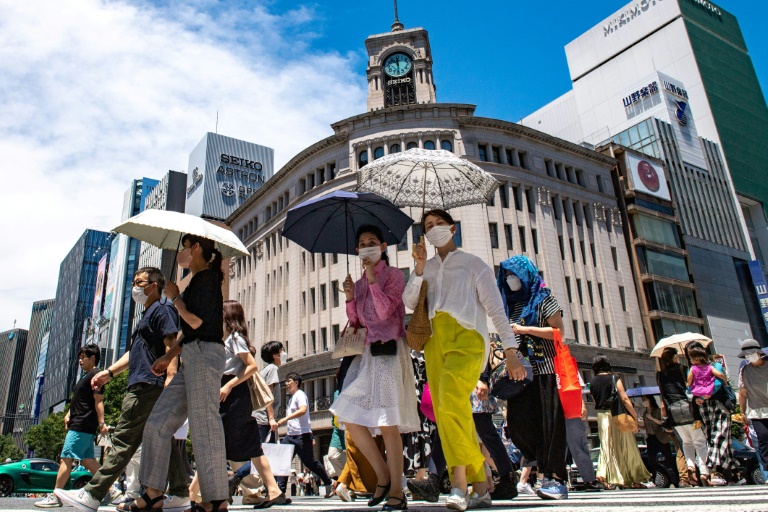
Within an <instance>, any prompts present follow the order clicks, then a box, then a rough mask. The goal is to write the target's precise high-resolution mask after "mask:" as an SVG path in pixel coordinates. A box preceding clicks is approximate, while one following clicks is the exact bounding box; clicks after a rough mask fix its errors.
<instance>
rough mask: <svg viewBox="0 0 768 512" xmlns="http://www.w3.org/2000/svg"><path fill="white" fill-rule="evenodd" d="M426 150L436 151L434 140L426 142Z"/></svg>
mask: <svg viewBox="0 0 768 512" xmlns="http://www.w3.org/2000/svg"><path fill="white" fill-rule="evenodd" d="M424 149H430V150H431V149H435V141H433V140H425V141H424Z"/></svg>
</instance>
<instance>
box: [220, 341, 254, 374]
mask: <svg viewBox="0 0 768 512" xmlns="http://www.w3.org/2000/svg"><path fill="white" fill-rule="evenodd" d="M224 347H225V348H226V362H225V363H224V375H240V374H241V373H242V372H243V370H245V363H243V360H242V359H240V355H239V354H245V353H246V352H249V350H248V342H247V341H245V338H243V337H242V336H240V335H239V334H238V333H236V332H233V333H232V334H230V335H229V336H228V337H227V339H226V340H224Z"/></svg>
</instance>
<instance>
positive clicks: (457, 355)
mask: <svg viewBox="0 0 768 512" xmlns="http://www.w3.org/2000/svg"><path fill="white" fill-rule="evenodd" d="M421 227H422V232H423V233H425V235H426V238H427V241H428V242H429V243H430V244H431V245H433V246H434V247H435V248H436V249H437V254H436V255H435V256H434V257H433V258H431V259H429V260H427V251H426V247H425V246H424V244H422V243H420V244H416V245H415V247H414V259H415V267H416V268H415V269H414V272H413V273H412V274H411V278H410V280H409V281H408V285H407V286H406V288H405V291H404V292H403V302H404V303H405V305H406V306H407V307H409V308H411V309H414V308H415V307H416V305H417V302H418V297H419V290H420V289H421V284H422V282H423V281H425V280H426V282H427V304H428V306H429V317H430V319H431V320H432V337H431V338H430V339H429V341H427V343H426V345H425V346H424V359H425V362H426V367H427V382H428V383H429V388H430V392H431V394H432V403H433V406H434V410H435V417H436V420H437V421H436V423H437V430H438V433H439V435H440V438H441V439H443V451H444V452H445V460H446V462H447V465H448V468H449V471H450V475H451V486H452V489H451V494H450V496H449V497H448V501H447V503H446V506H447V507H448V508H449V509H452V510H466V509H467V508H468V507H469V508H481V507H483V508H484V507H489V506H490V505H491V497H490V493H489V492H488V486H487V484H486V476H485V468H484V466H483V463H484V461H485V457H484V456H483V454H482V452H481V451H480V447H479V445H478V437H477V432H476V431H475V426H474V422H473V419H472V406H471V404H470V401H469V395H470V394H471V393H472V390H474V388H475V386H476V385H477V381H478V378H479V377H480V372H481V370H482V369H483V366H484V364H485V361H487V360H488V350H489V341H488V326H487V325H486V316H488V317H490V318H491V320H492V321H493V324H494V326H495V328H496V331H497V332H498V334H499V336H500V338H501V340H502V343H503V345H504V348H505V351H506V353H507V362H508V366H507V370H508V372H509V375H510V377H511V378H513V379H523V378H524V377H525V370H524V369H523V367H522V364H521V363H520V361H519V359H518V358H517V355H516V354H515V353H514V349H516V347H517V342H516V340H515V335H514V333H513V332H512V329H511V327H510V325H509V321H508V319H507V315H506V313H505V311H504V304H503V303H502V301H501V295H500V294H499V290H498V288H497V287H496V279H495V277H494V275H493V269H491V268H490V267H489V266H488V265H486V264H485V262H483V260H481V259H480V258H478V257H477V256H474V255H471V254H467V253H465V252H462V251H460V250H458V249H457V248H456V244H455V243H454V241H453V235H454V233H455V232H456V226H455V224H454V221H453V218H452V217H451V216H450V215H449V214H448V213H447V212H445V211H443V210H430V211H428V212H426V213H425V214H424V215H423V216H422V219H421ZM469 484H471V485H472V490H473V493H472V496H470V495H469V493H468V491H467V489H468V485H469Z"/></svg>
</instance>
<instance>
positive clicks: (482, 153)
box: [477, 144, 488, 162]
mask: <svg viewBox="0 0 768 512" xmlns="http://www.w3.org/2000/svg"><path fill="white" fill-rule="evenodd" d="M477 154H478V157H479V158H480V161H481V162H487V161H488V146H486V145H485V144H480V145H478V146H477Z"/></svg>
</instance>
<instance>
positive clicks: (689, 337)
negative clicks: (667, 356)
mask: <svg viewBox="0 0 768 512" xmlns="http://www.w3.org/2000/svg"><path fill="white" fill-rule="evenodd" d="M693 341H698V342H699V343H701V344H702V345H704V346H707V345H709V344H710V343H712V340H711V339H710V338H707V337H706V336H704V335H703V334H699V333H697V332H684V333H681V334H673V335H672V336H668V337H666V338H662V339H660V340H659V342H658V343H657V344H656V346H655V347H653V351H651V357H661V353H662V352H664V349H665V348H667V347H672V348H674V349H676V350H677V351H678V352H680V353H681V354H682V353H683V350H684V349H685V347H686V345H688V344H689V343H691V342H693Z"/></svg>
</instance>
